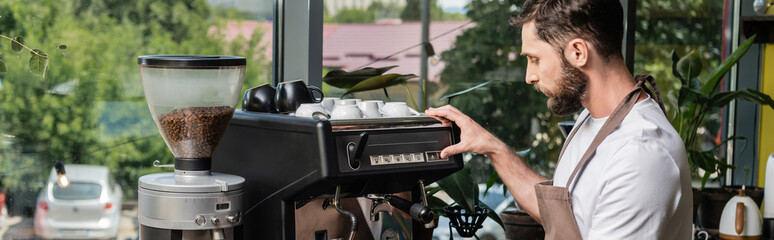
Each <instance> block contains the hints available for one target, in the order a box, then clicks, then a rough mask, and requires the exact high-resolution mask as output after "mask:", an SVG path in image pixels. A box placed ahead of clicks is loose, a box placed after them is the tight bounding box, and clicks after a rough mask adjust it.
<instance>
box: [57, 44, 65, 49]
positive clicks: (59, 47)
mask: <svg viewBox="0 0 774 240" xmlns="http://www.w3.org/2000/svg"><path fill="white" fill-rule="evenodd" d="M56 48H57V49H59V50H65V49H67V45H64V44H62V45H59V46H56Z"/></svg>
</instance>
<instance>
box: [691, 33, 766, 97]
mask: <svg viewBox="0 0 774 240" xmlns="http://www.w3.org/2000/svg"><path fill="white" fill-rule="evenodd" d="M755 37H756V36H755V35H753V36H752V37H751V38H749V39H747V41H744V43H742V44H741V45H739V48H737V49H736V50H734V52H733V53H731V55H729V56H728V58H726V60H725V61H723V62H722V63H720V65H719V66H718V67H717V68H715V70H714V71H712V73H710V77H709V78H708V79H707V82H706V83H704V86H703V87H702V88H701V90H700V92H702V93H704V94H710V92H712V91H714V90H715V87H716V86H717V84H718V81H719V80H720V79H721V78H723V76H725V75H726V73H727V72H728V71H729V70H731V67H733V66H734V65H735V64H736V63H737V62H739V59H742V56H744V54H745V53H747V50H749V49H750V46H751V45H752V43H753V41H754V40H755Z"/></svg>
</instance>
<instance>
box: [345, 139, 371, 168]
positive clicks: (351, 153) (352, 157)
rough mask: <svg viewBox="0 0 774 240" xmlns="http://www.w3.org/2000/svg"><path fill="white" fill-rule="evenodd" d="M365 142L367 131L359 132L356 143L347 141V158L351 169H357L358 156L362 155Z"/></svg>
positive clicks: (358, 165)
mask: <svg viewBox="0 0 774 240" xmlns="http://www.w3.org/2000/svg"><path fill="white" fill-rule="evenodd" d="M367 144H368V133H366V132H362V133H360V137H358V140H357V143H354V142H349V143H347V160H348V161H349V166H350V167H352V169H358V168H359V167H360V158H361V157H363V150H365V147H366V145H367Z"/></svg>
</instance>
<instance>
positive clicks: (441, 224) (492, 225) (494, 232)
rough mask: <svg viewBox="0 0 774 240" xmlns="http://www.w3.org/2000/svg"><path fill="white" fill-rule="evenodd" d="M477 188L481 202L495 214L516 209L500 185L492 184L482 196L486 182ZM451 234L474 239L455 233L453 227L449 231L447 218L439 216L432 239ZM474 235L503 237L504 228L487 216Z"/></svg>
mask: <svg viewBox="0 0 774 240" xmlns="http://www.w3.org/2000/svg"><path fill="white" fill-rule="evenodd" d="M478 189H479V193H478V197H479V199H480V200H481V202H483V203H484V204H486V205H487V206H489V207H490V208H492V210H494V211H495V212H496V213H497V215H500V214H501V213H502V212H503V211H506V210H515V209H517V206H516V205H515V204H516V203H515V202H514V199H513V196H512V195H511V193H510V192H506V193H505V194H503V187H502V185H500V184H495V185H493V186H492V187H491V188H489V192H487V194H486V196H484V190H485V189H486V184H479V185H478ZM452 235H453V236H454V239H476V238H463V237H460V235H459V234H458V233H457V230H456V229H454V228H452V229H451V232H449V218H447V217H444V216H441V217H439V218H438V227H437V228H436V229H435V230H434V231H433V240H448V239H450V238H451V236H452ZM476 236H478V239H481V240H496V239H505V230H504V229H503V228H502V227H501V226H500V225H499V224H497V222H495V221H494V220H492V219H490V218H487V219H486V220H485V221H484V223H483V224H482V227H481V229H478V231H476Z"/></svg>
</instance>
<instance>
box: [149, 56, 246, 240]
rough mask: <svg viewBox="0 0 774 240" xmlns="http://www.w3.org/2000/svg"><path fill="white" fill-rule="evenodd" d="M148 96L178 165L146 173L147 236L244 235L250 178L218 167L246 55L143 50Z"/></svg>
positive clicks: (211, 238)
mask: <svg viewBox="0 0 774 240" xmlns="http://www.w3.org/2000/svg"><path fill="white" fill-rule="evenodd" d="M137 63H138V64H139V66H140V75H141V76H142V86H143V90H144V91H145V99H146V100H147V102H148V107H149V108H150V112H151V115H152V116H153V120H154V121H155V122H156V127H158V129H159V132H160V133H161V136H162V137H163V138H164V142H166V144H167V147H169V149H170V150H171V151H172V154H173V155H175V171H174V173H171V172H162V173H154V174H148V175H143V176H141V177H140V179H139V180H138V185H139V189H138V199H137V200H138V218H139V223H140V238H141V239H181V237H182V239H195V240H216V239H217V240H222V239H241V237H240V236H241V232H242V231H241V225H242V220H241V218H242V217H241V216H242V214H243V211H242V210H243V204H242V202H243V198H242V196H243V195H244V192H245V188H244V182H245V179H244V178H242V177H240V176H236V175H231V174H223V173H214V172H210V169H211V162H212V160H211V156H212V151H213V150H215V147H217V145H218V142H220V139H221V137H223V133H224V132H225V130H226V127H227V126H228V124H229V121H231V117H232V116H233V114H234V107H235V106H236V104H237V102H238V100H239V92H240V90H241V88H242V81H243V79H244V73H245V63H246V62H245V58H242V57H224V56H174V55H171V56H170V55H166V56H140V57H138V59H137Z"/></svg>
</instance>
